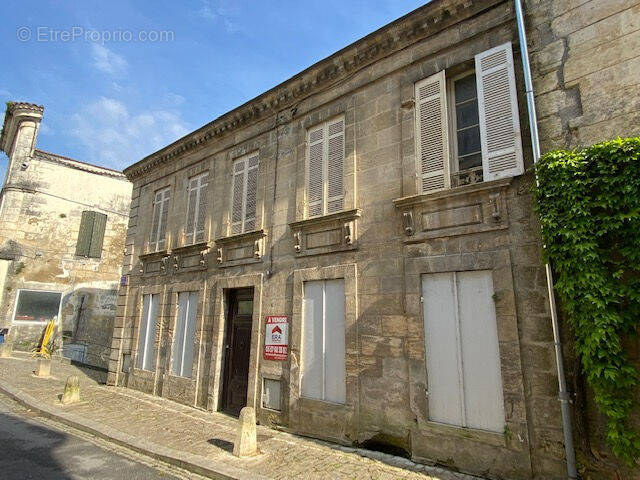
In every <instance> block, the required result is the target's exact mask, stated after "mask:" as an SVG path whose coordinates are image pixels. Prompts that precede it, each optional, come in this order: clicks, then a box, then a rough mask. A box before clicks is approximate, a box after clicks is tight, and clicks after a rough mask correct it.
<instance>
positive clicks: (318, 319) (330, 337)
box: [301, 279, 346, 403]
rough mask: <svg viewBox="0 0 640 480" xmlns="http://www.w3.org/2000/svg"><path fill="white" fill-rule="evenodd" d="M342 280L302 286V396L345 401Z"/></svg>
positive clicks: (316, 282) (335, 401) (314, 282)
mask: <svg viewBox="0 0 640 480" xmlns="http://www.w3.org/2000/svg"><path fill="white" fill-rule="evenodd" d="M344 304H345V296H344V280H343V279H338V280H319V281H312V282H305V284H304V302H303V310H304V314H303V315H304V324H303V330H302V337H303V340H302V344H303V351H302V379H301V381H302V396H304V397H307V398H314V399H317V400H325V401H329V402H334V403H345V401H346V365H345V314H344Z"/></svg>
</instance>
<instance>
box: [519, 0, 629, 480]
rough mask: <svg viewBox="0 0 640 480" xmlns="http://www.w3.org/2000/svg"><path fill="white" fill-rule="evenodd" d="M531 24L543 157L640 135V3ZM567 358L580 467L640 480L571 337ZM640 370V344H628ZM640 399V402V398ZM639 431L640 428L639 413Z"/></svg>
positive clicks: (535, 6) (535, 17)
mask: <svg viewBox="0 0 640 480" xmlns="http://www.w3.org/2000/svg"><path fill="white" fill-rule="evenodd" d="M525 4H526V23H527V29H528V35H529V44H530V45H529V48H530V49H531V61H532V69H533V83H534V89H535V92H536V102H537V109H538V119H539V128H540V137H541V146H542V152H543V153H545V152H548V151H550V150H553V149H556V148H575V147H581V146H588V145H591V144H593V143H596V142H600V141H605V140H610V139H614V138H616V137H618V136H620V137H631V136H638V135H640V84H639V83H638V79H639V78H640V56H639V55H638V52H639V51H640V2H638V0H607V1H599V0H590V1H589V0H563V1H544V0H530V1H526V2H525ZM564 330H565V331H564V332H563V333H564V341H565V353H566V354H567V356H568V358H567V360H568V361H569V367H570V373H573V385H572V391H573V392H575V394H576V398H575V400H576V403H575V404H574V410H575V412H576V415H577V419H576V420H577V425H576V440H577V447H578V450H579V451H578V456H579V462H580V464H581V466H582V468H584V469H585V471H584V472H583V473H584V474H585V475H591V478H615V477H614V475H616V473H614V472H615V471H617V472H618V473H617V475H619V477H618V478H640V474H639V473H638V472H637V469H633V470H632V469H628V468H626V467H624V466H621V465H619V463H618V462H616V460H615V458H613V456H612V454H611V452H610V451H609V450H608V449H607V448H606V446H605V443H604V420H603V418H602V416H601V415H600V414H598V412H597V410H596V409H595V406H594V404H593V395H592V392H590V391H589V390H588V389H587V388H585V385H584V379H583V378H581V376H580V375H579V374H578V373H577V372H579V366H578V365H577V364H576V360H575V358H573V353H572V346H571V338H572V337H571V332H570V331H568V329H567V328H566V326H565V327H564ZM627 345H628V351H629V354H630V356H631V358H632V359H634V361H635V363H636V365H638V367H639V368H640V361H639V360H638V353H637V352H638V341H637V339H636V340H629V341H628V342H627ZM637 398H640V391H639V392H638V396H637ZM632 424H634V425H636V426H637V427H640V408H637V409H636V413H635V414H634V416H633V419H632Z"/></svg>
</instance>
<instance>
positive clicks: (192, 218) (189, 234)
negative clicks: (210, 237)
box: [184, 177, 200, 244]
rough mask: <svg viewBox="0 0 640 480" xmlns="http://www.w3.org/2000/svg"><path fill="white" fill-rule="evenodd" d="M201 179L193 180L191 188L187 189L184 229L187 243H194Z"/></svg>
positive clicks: (191, 180)
mask: <svg viewBox="0 0 640 480" xmlns="http://www.w3.org/2000/svg"><path fill="white" fill-rule="evenodd" d="M199 182H200V180H199V178H197V177H196V178H192V179H190V180H189V186H188V188H187V195H188V201H187V222H186V225H185V227H184V235H185V243H186V244H190V243H193V237H194V230H195V223H196V210H197V206H198V205H197V202H198V185H199Z"/></svg>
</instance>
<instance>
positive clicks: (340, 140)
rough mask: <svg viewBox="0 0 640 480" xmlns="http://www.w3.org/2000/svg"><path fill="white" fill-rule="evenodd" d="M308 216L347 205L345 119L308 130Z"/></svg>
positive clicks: (324, 213) (333, 211)
mask: <svg viewBox="0 0 640 480" xmlns="http://www.w3.org/2000/svg"><path fill="white" fill-rule="evenodd" d="M306 177H307V178H306V183H307V189H306V195H307V217H317V216H320V215H327V214H330V213H335V212H339V211H341V210H342V209H343V208H344V118H342V117H340V118H338V119H333V120H330V121H328V122H325V123H323V124H322V125H318V126H315V127H313V128H311V129H309V131H308V132H307V166H306Z"/></svg>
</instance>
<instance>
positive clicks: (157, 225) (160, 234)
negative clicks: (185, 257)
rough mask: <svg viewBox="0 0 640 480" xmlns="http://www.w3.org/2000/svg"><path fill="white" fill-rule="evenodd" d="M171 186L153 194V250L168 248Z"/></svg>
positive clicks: (151, 241) (151, 245) (151, 237)
mask: <svg viewBox="0 0 640 480" xmlns="http://www.w3.org/2000/svg"><path fill="white" fill-rule="evenodd" d="M170 197H171V188H170V187H167V188H163V189H162V190H158V191H157V192H155V193H154V195H153V215H152V218H151V236H150V238H149V248H150V250H151V251H152V252H156V251H161V250H164V249H165V248H167V239H166V236H167V217H168V215H169V199H170Z"/></svg>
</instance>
